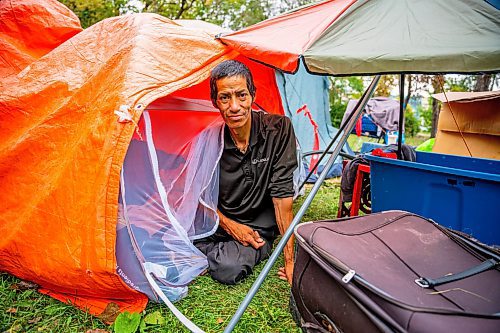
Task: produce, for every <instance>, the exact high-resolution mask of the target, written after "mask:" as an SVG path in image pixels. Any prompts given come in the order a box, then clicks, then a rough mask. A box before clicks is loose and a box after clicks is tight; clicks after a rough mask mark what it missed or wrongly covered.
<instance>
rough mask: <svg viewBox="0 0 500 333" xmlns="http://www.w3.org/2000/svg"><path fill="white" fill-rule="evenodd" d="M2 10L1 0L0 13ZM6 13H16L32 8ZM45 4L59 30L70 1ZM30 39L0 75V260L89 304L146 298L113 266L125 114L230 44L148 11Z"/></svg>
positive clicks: (274, 98)
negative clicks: (47, 41)
mask: <svg viewBox="0 0 500 333" xmlns="http://www.w3.org/2000/svg"><path fill="white" fill-rule="evenodd" d="M7 2H8V1H7ZM11 2H13V1H11ZM8 3H9V2H8ZM24 3H29V1H24ZM38 3H39V2H38V1H34V0H33V1H32V4H33V6H34V7H33V8H38V7H37V4H38ZM55 4H56V1H55V0H53V1H48V0H45V1H44V4H43V5H44V6H45V7H47V8H49V7H50V6H56V5H55ZM59 6H62V5H59ZM56 7H57V6H56ZM62 7H64V6H62ZM64 8H65V7H64ZM6 10H7V9H6V8H5V6H4V5H3V2H2V10H1V13H2V15H3V16H2V18H3V19H4V20H5V19H6V18H7V19H8V16H9V14H8V13H6ZM10 14H11V15H12V16H15V17H16V20H18V21H19V22H22V21H23V20H27V19H28V16H30V15H32V11H30V10H28V9H26V10H25V11H16V12H11V13H10ZM51 15H55V17H56V19H54V20H53V21H52V23H51V22H50V20H49V17H48V16H47V17H46V18H45V19H46V20H47V22H46V23H47V27H51V29H52V32H51V34H52V35H54V36H64V37H61V38H60V39H59V40H62V39H64V38H65V37H66V36H69V35H68V34H72V33H76V32H78V30H79V28H78V27H77V26H72V25H73V23H71V24H66V23H68V22H73V21H74V20H73V19H74V17H73V15H72V14H71V13H68V12H65V10H64V9H61V8H59V9H56V10H55V11H52V14H51ZM61 15H62V16H61ZM57 17H62V18H61V20H62V21H61V20H58V19H57ZM12 20H14V19H13V18H12ZM4 22H5V21H4ZM51 24H52V25H51ZM55 25H57V26H60V27H61V28H60V29H61V30H58V29H56V28H55ZM68 27H69V28H68ZM4 29H5V26H2V31H0V33H2V36H4V35H5V30H4ZM41 29H42V30H43V31H38V32H39V33H40V35H41V36H43V35H44V29H43V28H41ZM68 31H70V32H68ZM21 35H22V33H21V32H20V35H19V36H17V37H19V39H20V40H24V41H26V39H23V38H24V36H21ZM9 38H11V40H14V39H15V38H16V36H15V35H12V34H11V35H10V37H9ZM35 39H36V38H35V37H34V36H33V40H35ZM12 44H14V43H13V42H12ZM24 44H25V45H29V44H30V43H28V42H26V43H24ZM56 44H58V43H57V42H54V44H53V45H55V46H56ZM31 46H33V47H34V48H33V49H31V48H30V51H29V52H28V53H29V54H32V55H34V56H33V58H38V57H40V56H41V55H42V54H45V56H43V57H42V58H40V59H38V60H37V61H35V62H33V63H30V64H29V66H27V67H26V68H21V67H23V65H21V63H24V64H27V63H28V62H29V59H30V58H28V57H27V58H25V60H23V61H20V62H18V63H17V65H16V66H17V68H18V70H17V71H18V72H19V73H18V74H17V73H16V74H17V75H9V76H8V77H5V76H2V77H1V78H0V91H1V94H0V112H1V116H0V136H1V137H0V188H1V189H2V190H1V191H0V207H1V209H0V234H1V235H2V236H1V237H0V270H2V271H7V272H9V273H11V274H13V275H16V276H18V277H20V278H22V279H25V280H29V281H34V282H36V283H37V284H39V285H40V286H41V287H42V288H43V289H44V290H45V291H46V292H48V293H50V294H51V295H52V296H53V297H56V298H59V299H61V300H63V301H70V302H73V303H75V304H76V305H78V306H80V307H85V308H88V309H89V311H90V312H91V313H94V314H98V313H100V312H101V311H102V310H103V309H104V307H105V306H106V304H108V303H109V302H115V303H117V304H119V305H120V307H121V310H125V309H126V310H128V311H140V310H142V309H144V307H145V305H146V303H147V298H146V297H145V296H144V295H142V294H139V293H137V292H136V291H133V290H131V289H129V288H128V287H127V286H126V285H125V283H123V282H122V280H121V279H120V277H119V276H118V275H117V274H116V273H115V269H116V258H115V238H116V222H117V212H118V194H119V175H120V171H121V168H122V164H123V161H124V157H125V154H126V151H127V147H128V145H129V142H130V139H131V137H132V135H133V133H134V130H135V127H136V125H135V124H136V123H137V122H138V121H139V118H140V116H141V114H142V111H143V110H144V108H145V107H147V106H148V105H149V104H150V103H151V102H153V101H154V100H156V99H158V98H160V97H163V96H166V95H168V94H170V93H172V92H174V91H177V90H179V89H181V88H185V87H189V86H193V85H196V84H198V83H200V82H204V81H205V80H206V79H207V77H208V76H209V72H210V69H211V68H213V66H214V65H216V64H217V63H219V62H221V61H223V60H225V59H228V58H234V57H236V56H237V53H236V52H235V51H230V50H229V49H228V48H226V47H225V46H223V45H222V44H221V43H220V42H218V41H216V40H214V39H213V36H211V35H208V34H207V33H204V32H203V31H201V30H195V29H186V28H182V27H180V26H179V25H177V24H176V23H174V22H173V21H170V20H168V19H166V18H163V17H161V16H159V15H155V14H135V15H127V16H120V17H114V18H110V19H107V20H104V21H102V22H100V23H98V24H96V25H94V26H92V27H90V28H88V29H85V30H83V31H82V32H80V33H77V34H76V35H74V36H73V37H72V38H70V39H68V40H67V41H65V42H64V43H62V44H61V45H59V46H57V47H56V48H55V49H54V50H52V51H50V52H48V48H50V46H47V48H46V49H44V47H45V46H43V47H42V50H41V51H35V49H36V47H35V45H33V44H32V43H31ZM28 48H29V47H27V48H26V50H27V49H28ZM19 50H21V49H19ZM47 52H48V53H47ZM14 53H15V52H14ZM21 53H22V50H21V51H20V52H19V54H21ZM4 56H5V53H4V54H3V55H2V57H4ZM7 58H8V56H7ZM7 58H6V59H7ZM21 58H22V57H19V59H21ZM8 59H11V58H8ZM2 66H3V67H2V70H5V69H6V68H7V67H8V66H7V67H6V66H5V62H4V64H3V65H2ZM16 66H11V67H10V68H11V69H12V68H15V67H16ZM255 66H257V65H255ZM255 66H254V67H255ZM258 66H260V70H261V71H262V75H260V74H259V73H257V75H256V81H259V82H261V83H263V82H264V83H265V85H264V86H262V85H261V86H260V88H259V85H258V89H260V90H259V91H261V92H265V94H266V96H265V97H266V98H265V99H263V101H262V102H261V103H260V104H261V105H263V106H264V107H265V108H266V107H267V108H268V110H269V111H271V112H281V113H282V112H283V111H282V109H281V108H280V107H281V105H280V102H279V95H278V91H277V87H276V85H275V82H274V81H272V80H274V75H273V71H272V70H271V69H269V68H267V69H266V68H264V66H262V65H258ZM19 70H20V71H19ZM269 80H271V81H269ZM266 89H267V90H266ZM206 98H208V91H206ZM121 105H127V106H128V107H129V108H128V110H129V113H130V116H131V121H124V122H120V121H119V117H118V116H117V115H116V114H115V113H114V111H115V110H118V109H119V108H120V106H121Z"/></svg>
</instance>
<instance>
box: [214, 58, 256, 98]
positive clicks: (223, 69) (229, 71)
mask: <svg viewBox="0 0 500 333" xmlns="http://www.w3.org/2000/svg"><path fill="white" fill-rule="evenodd" d="M232 76H242V77H243V78H245V80H246V81H247V89H248V92H249V93H250V96H252V99H254V98H255V91H256V90H257V88H255V84H254V83H253V77H252V73H251V72H250V69H248V67H247V66H246V65H245V64H244V63H242V62H239V61H237V60H226V61H223V62H221V63H220V64H218V65H217V66H215V67H214V69H212V72H211V73H210V98H211V99H212V104H213V105H214V106H215V107H217V93H218V91H217V81H218V80H220V79H223V78H225V77H232Z"/></svg>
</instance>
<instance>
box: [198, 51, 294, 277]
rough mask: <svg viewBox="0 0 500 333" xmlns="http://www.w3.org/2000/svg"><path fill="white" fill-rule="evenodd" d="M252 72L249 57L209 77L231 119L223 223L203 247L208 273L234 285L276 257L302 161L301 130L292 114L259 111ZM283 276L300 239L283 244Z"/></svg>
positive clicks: (222, 185) (223, 173)
mask: <svg viewBox="0 0 500 333" xmlns="http://www.w3.org/2000/svg"><path fill="white" fill-rule="evenodd" d="M255 91H256V89H255V86H254V82H253V78H252V74H251V72H250V70H249V69H248V67H247V66H245V65H244V64H243V63H241V62H238V61H235V60H228V61H224V62H222V63H221V64H219V65H218V66H216V67H215V68H214V69H213V70H212V72H211V77H210V95H211V99H212V103H213V104H214V106H215V107H216V108H217V109H219V111H220V114H221V116H222V118H223V119H224V122H225V123H226V125H225V126H224V151H223V153H222V157H221V160H220V182H219V203H218V209H217V213H218V215H219V219H220V225H219V228H218V230H217V232H216V233H215V234H214V235H212V236H210V237H208V238H205V239H203V240H201V241H198V242H196V244H195V245H196V246H197V247H198V248H199V249H200V250H201V251H202V252H203V253H204V254H205V255H206V256H207V257H208V263H209V273H210V275H211V276H212V277H213V278H214V279H215V280H217V281H219V282H221V283H224V284H235V283H237V282H239V281H241V280H242V279H243V278H245V277H246V276H248V275H249V274H251V273H252V270H253V268H254V267H255V265H256V264H258V263H259V262H260V261H261V260H263V259H266V258H267V257H269V255H270V253H271V248H272V244H273V241H274V240H275V238H276V236H277V235H278V232H280V233H281V234H283V233H284V232H285V231H286V229H287V228H288V226H289V225H290V223H291V221H292V219H293V212H292V203H293V194H294V189H293V172H294V170H295V169H296V168H297V158H296V145H295V134H294V132H293V127H292V124H291V122H290V120H289V119H288V118H287V117H284V116H280V115H274V114H267V113H264V112H256V111H252V103H253V101H254V99H255ZM284 258H285V267H281V268H280V269H279V272H278V274H279V277H280V278H281V279H286V280H288V282H289V283H291V282H292V272H293V239H290V241H289V242H288V243H287V245H286V247H285V250H284Z"/></svg>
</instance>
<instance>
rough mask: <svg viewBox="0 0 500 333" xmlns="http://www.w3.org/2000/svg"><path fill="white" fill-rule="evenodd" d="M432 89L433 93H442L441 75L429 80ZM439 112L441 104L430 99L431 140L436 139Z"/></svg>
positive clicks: (442, 77)
mask: <svg viewBox="0 0 500 333" xmlns="http://www.w3.org/2000/svg"><path fill="white" fill-rule="evenodd" d="M431 82H432V88H433V89H434V93H435V94H437V93H440V92H443V87H444V76H443V75H434V76H432V79H431ZM440 111H441V103H440V102H439V101H438V100H437V99H435V98H433V99H432V121H431V138H435V137H436V132H437V124H438V120H439V112H440Z"/></svg>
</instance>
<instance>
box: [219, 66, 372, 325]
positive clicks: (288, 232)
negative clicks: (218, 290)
mask: <svg viewBox="0 0 500 333" xmlns="http://www.w3.org/2000/svg"><path fill="white" fill-rule="evenodd" d="M379 80H380V75H377V76H375V77H374V78H373V81H372V83H371V84H370V86H369V87H368V89H367V90H366V93H365V94H364V95H363V97H362V98H361V101H360V103H358V108H357V109H356V110H355V111H354V112H353V114H354V116H353V117H352V118H351V120H350V121H349V123H348V125H347V126H346V127H347V128H346V130H345V131H344V133H343V135H342V137H341V138H340V141H339V143H338V144H337V145H336V146H335V149H334V150H333V153H332V154H331V156H330V158H329V159H328V161H327V162H326V165H325V172H322V173H321V175H320V176H319V177H318V180H317V181H316V183H315V184H314V186H313V188H312V189H311V192H310V193H309V195H308V196H307V198H306V199H305V200H304V203H303V204H302V206H301V207H300V209H299V211H298V212H297V215H295V217H294V218H293V220H292V222H291V223H290V226H289V227H288V229H287V230H286V231H285V233H284V235H283V237H282V238H281V240H280V241H279V243H278V245H277V246H276V249H275V250H274V251H273V253H272V254H271V256H270V257H269V260H268V261H267V263H266V264H265V265H264V268H263V269H262V271H261V272H260V274H259V276H258V277H257V279H256V280H255V282H254V283H253V285H252V287H251V288H250V290H249V291H248V294H247V295H246V296H245V298H244V299H243V301H242V302H241V304H240V306H239V307H238V310H236V313H235V314H234V316H233V317H232V318H231V320H230V322H229V324H228V326H227V327H226V329H225V330H224V333H230V332H232V331H233V329H234V327H235V326H236V324H237V323H238V321H239V320H240V318H241V316H242V315H243V313H244V312H245V310H246V308H247V307H248V305H249V304H250V302H251V301H252V299H253V297H254V296H255V294H256V293H257V291H258V290H259V288H260V286H261V285H262V283H263V282H264V279H265V278H266V276H267V275H268V274H269V272H270V270H271V268H272V267H273V265H274V263H275V262H276V260H278V257H279V255H280V254H281V252H282V251H283V248H284V247H285V245H286V243H287V242H288V240H289V239H290V237H291V236H292V233H293V230H294V228H295V226H296V225H297V224H299V222H300V220H301V219H302V217H303V216H304V214H305V212H306V210H307V209H308V208H309V206H310V205H311V202H312V200H313V199H314V196H315V195H316V193H317V192H318V190H319V187H320V186H321V184H322V183H323V181H324V180H325V178H326V175H327V173H328V172H327V171H328V170H330V168H331V167H332V165H333V163H334V162H335V160H336V159H337V156H338V155H339V152H340V150H341V149H342V147H343V146H344V144H345V142H346V141H347V138H348V137H349V134H350V133H351V131H352V129H353V128H354V126H355V125H356V121H357V120H358V117H359V115H360V114H361V112H363V109H364V108H365V106H366V103H368V100H369V99H370V97H371V96H372V95H373V92H374V91H375V87H376V86H377V84H378V81H379Z"/></svg>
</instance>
